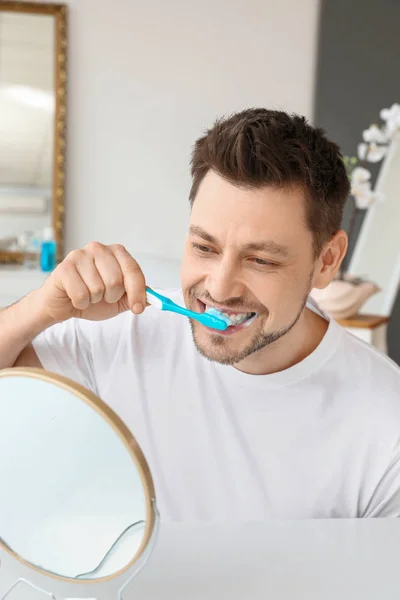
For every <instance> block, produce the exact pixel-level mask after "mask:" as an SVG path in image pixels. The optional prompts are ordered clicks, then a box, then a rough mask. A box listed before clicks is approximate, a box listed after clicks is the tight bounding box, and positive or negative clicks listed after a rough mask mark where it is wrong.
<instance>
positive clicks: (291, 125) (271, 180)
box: [189, 108, 350, 256]
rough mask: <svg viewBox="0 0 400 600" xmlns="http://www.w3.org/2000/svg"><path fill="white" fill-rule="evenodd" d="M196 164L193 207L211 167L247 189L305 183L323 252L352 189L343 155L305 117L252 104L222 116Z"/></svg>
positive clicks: (310, 220)
mask: <svg viewBox="0 0 400 600" xmlns="http://www.w3.org/2000/svg"><path fill="white" fill-rule="evenodd" d="M191 167H192V168H191V173H192V180H193V182H192V188H191V191H190V196H189V198H190V203H191V205H192V204H193V202H194V200H195V197H196V194H197V191H198V189H199V186H200V184H201V182H202V180H203V178H204V177H205V175H206V174H207V172H208V171H209V170H210V169H211V170H213V171H215V172H216V173H218V174H219V175H220V176H221V177H224V178H225V179H226V180H228V181H230V182H231V183H233V184H234V185H238V186H240V187H245V188H260V187H264V186H272V187H275V188H282V189H284V188H286V187H292V186H300V187H301V188H302V189H303V192H304V195H305V198H306V201H307V209H306V210H307V212H306V215H307V224H308V227H309V229H310V230H311V231H312V233H313V236H314V252H315V255H317V256H318V255H319V253H320V252H321V250H322V247H323V245H324V244H325V243H326V242H327V241H328V240H329V239H330V238H331V237H332V236H333V235H334V234H335V233H336V232H337V231H339V229H340V228H341V222H342V216H343V208H344V205H345V203H346V200H347V197H348V195H349V193H350V183H349V179H348V176H347V172H346V168H345V165H344V163H343V159H342V155H341V153H340V149H339V146H338V145H337V144H335V143H333V142H331V141H330V140H328V138H327V137H326V134H325V131H324V130H323V129H320V128H316V127H312V126H311V125H309V124H308V122H307V120H306V118H305V117H302V116H299V115H295V114H293V115H289V114H287V113H285V112H282V111H276V110H267V109H264V108H252V109H248V110H244V111H242V112H239V113H236V114H234V115H232V116H230V117H228V118H224V119H219V120H217V121H216V123H215V124H214V126H213V127H212V128H211V129H209V130H208V131H207V132H206V134H205V135H204V136H203V137H201V138H199V139H198V140H197V142H196V143H195V145H194V149H193V154H192V161H191Z"/></svg>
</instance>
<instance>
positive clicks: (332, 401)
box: [34, 291, 400, 521]
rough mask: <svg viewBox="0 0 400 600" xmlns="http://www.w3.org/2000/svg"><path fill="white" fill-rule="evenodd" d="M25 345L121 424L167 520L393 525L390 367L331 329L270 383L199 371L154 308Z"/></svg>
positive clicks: (54, 330) (168, 316)
mask: <svg viewBox="0 0 400 600" xmlns="http://www.w3.org/2000/svg"><path fill="white" fill-rule="evenodd" d="M167 295H169V296H170V297H172V298H173V299H174V300H175V301H177V302H178V303H183V299H182V295H181V292H180V291H175V292H174V293H171V292H170V293H169V294H167ZM308 306H309V308H311V309H312V310H316V311H317V312H318V308H317V307H316V306H315V305H314V304H313V303H312V302H311V301H310V303H309V305H308ZM321 314H322V313H321ZM323 316H324V317H325V318H327V319H328V320H330V319H329V317H328V316H327V315H323ZM34 348H35V350H36V352H37V354H38V356H39V359H40V361H41V362H42V365H43V367H44V368H45V369H47V370H50V371H53V372H56V373H61V374H63V375H66V376H67V377H70V378H71V379H73V380H75V381H77V382H79V383H81V384H83V385H84V386H86V387H88V388H89V389H91V390H92V391H93V392H95V393H96V394H97V395H98V396H99V397H100V398H101V399H102V400H103V401H105V402H106V403H107V404H108V405H109V406H110V407H111V408H112V409H113V410H114V411H115V412H116V413H117V414H118V415H119V416H120V417H121V418H122V419H123V420H124V421H125V423H126V424H127V425H128V427H129V428H130V429H131V431H132V433H133V434H134V436H135V438H136V439H137V441H138V443H139V445H140V446H141V448H142V450H143V452H144V454H145V456H146V458H147V461H148V463H149V466H150V469H151V472H152V475H153V478H154V483H155V488H156V497H157V504H158V507H159V510H160V513H161V518H162V519H163V520H165V521H169V520H177V521H181V520H191V521H193V520H226V519H240V520H262V519H268V518H295V519H297V518H334V517H399V516H400V369H399V368H398V367H397V366H396V365H395V364H394V363H393V362H392V361H391V360H389V359H388V358H387V357H386V356H383V355H382V354H380V353H379V352H377V351H376V350H375V349H373V348H372V347H371V346H369V345H367V344H366V343H364V342H362V341H360V340H359V339H358V338H356V337H354V336H352V335H351V334H349V333H348V332H346V331H345V330H344V329H343V328H342V327H340V326H339V325H338V324H337V323H336V322H335V321H333V320H330V323H329V327H328V329H327V333H326V334H325V336H324V338H323V340H322V342H321V343H320V345H319V346H318V347H317V349H316V350H315V351H314V352H313V353H312V354H310V355H309V356H308V357H307V358H306V359H305V360H303V361H302V362H301V363H299V364H297V365H295V366H293V367H291V368H289V369H287V370H284V371H281V372H279V373H274V374H271V375H248V374H245V373H242V372H241V371H238V370H237V369H235V368H234V367H231V366H223V365H220V364H218V363H215V362H211V361H208V360H207V359H205V358H203V357H202V356H201V355H200V354H199V353H198V351H197V350H196V348H195V346H194V343H193V340H192V334H191V329H190V325H189V322H188V320H187V319H185V318H184V317H182V316H179V315H176V314H173V313H168V312H162V311H159V310H158V309H156V308H153V307H150V308H147V309H146V311H145V313H144V314H142V315H140V316H135V315H133V314H132V313H130V312H126V313H124V314H122V315H120V316H118V317H115V318H113V319H110V320H108V321H102V322H89V321H83V320H79V319H71V320H69V321H67V322H65V323H62V324H60V325H56V326H53V327H51V328H49V329H47V330H46V331H44V332H43V333H42V334H40V335H39V336H38V337H37V338H36V339H35V340H34Z"/></svg>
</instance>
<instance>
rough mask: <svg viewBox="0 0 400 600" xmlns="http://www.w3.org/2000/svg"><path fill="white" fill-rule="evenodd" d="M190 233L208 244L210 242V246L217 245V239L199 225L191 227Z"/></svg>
mask: <svg viewBox="0 0 400 600" xmlns="http://www.w3.org/2000/svg"><path fill="white" fill-rule="evenodd" d="M189 231H190V233H191V234H192V235H195V236H197V237H201V238H203V240H205V241H206V242H210V244H217V240H216V239H215V237H213V236H212V235H210V234H209V233H207V232H206V231H204V229H202V228H201V227H199V226H198V225H191V226H190V228H189Z"/></svg>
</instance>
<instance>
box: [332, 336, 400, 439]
mask: <svg viewBox="0 0 400 600" xmlns="http://www.w3.org/2000/svg"><path fill="white" fill-rule="evenodd" d="M337 351H338V358H337V360H338V361H339V363H338V364H340V365H341V371H342V374H343V378H342V379H343V381H342V389H343V390H345V391H346V392H348V393H350V395H352V396H353V398H354V399H355V398H357V399H358V401H359V402H356V403H355V404H356V405H357V404H359V405H360V408H361V410H362V412H363V414H364V415H365V416H366V415H367V414H370V415H371V414H373V415H375V416H376V418H377V419H378V420H381V419H383V420H387V419H389V420H391V419H392V420H393V424H394V423H395V424H396V425H395V426H396V428H397V429H398V431H399V432H400V429H399V425H400V367H399V366H398V365H397V364H396V363H395V362H394V361H393V360H392V359H391V358H389V356H387V355H385V354H383V353H382V352H380V351H379V350H377V349H376V348H374V347H373V346H371V345H370V344H368V343H367V342H364V341H363V340H361V339H359V338H358V337H356V336H355V335H353V334H352V333H350V332H348V331H346V330H344V331H343V335H342V339H341V344H340V345H339V347H338V349H337ZM348 393H346V394H345V395H346V396H347V397H348Z"/></svg>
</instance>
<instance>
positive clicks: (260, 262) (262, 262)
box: [251, 258, 274, 267]
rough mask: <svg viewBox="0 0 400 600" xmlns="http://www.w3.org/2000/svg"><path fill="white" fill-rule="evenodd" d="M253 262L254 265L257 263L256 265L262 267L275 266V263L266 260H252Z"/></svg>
mask: <svg viewBox="0 0 400 600" xmlns="http://www.w3.org/2000/svg"><path fill="white" fill-rule="evenodd" d="M251 260H252V262H253V263H255V264H256V265H259V266H260V267H272V266H274V263H272V262H271V261H270V260H266V259H265V258H252V259H251Z"/></svg>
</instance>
